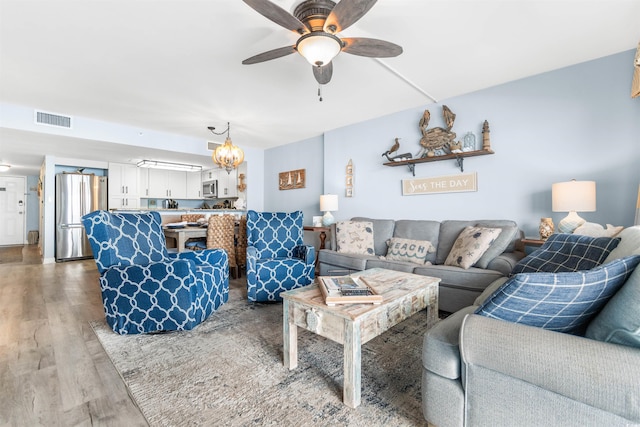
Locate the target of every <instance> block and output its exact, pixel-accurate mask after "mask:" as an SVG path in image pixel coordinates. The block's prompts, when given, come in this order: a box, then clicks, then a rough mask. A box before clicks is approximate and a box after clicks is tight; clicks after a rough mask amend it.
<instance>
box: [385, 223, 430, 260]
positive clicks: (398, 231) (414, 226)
mask: <svg viewBox="0 0 640 427" xmlns="http://www.w3.org/2000/svg"><path fill="white" fill-rule="evenodd" d="M439 234H440V222H439V221H429V220H417V219H399V220H398V221H396V226H395V228H394V229H393V237H400V238H402V239H412V240H426V241H429V242H431V244H432V245H433V246H435V247H436V248H437V247H438V235H439ZM426 261H429V262H432V263H435V262H436V252H435V251H433V252H430V253H428V254H427V258H426Z"/></svg>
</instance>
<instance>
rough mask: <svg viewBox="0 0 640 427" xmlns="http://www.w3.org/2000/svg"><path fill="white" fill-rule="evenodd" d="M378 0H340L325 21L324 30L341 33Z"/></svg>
mask: <svg viewBox="0 0 640 427" xmlns="http://www.w3.org/2000/svg"><path fill="white" fill-rule="evenodd" d="M377 1H378V0H340V2H338V4H336V5H335V7H334V8H333V10H332V11H331V13H330V14H329V16H328V17H327V20H326V21H325V23H324V31H326V32H328V33H333V34H335V33H339V32H340V31H342V30H344V29H345V28H347V27H350V26H351V25H352V24H353V23H354V22H356V21H357V20H358V19H360V18H362V17H363V16H364V14H365V13H367V12H368V11H369V9H371V8H372V7H373V5H374V4H376V2H377Z"/></svg>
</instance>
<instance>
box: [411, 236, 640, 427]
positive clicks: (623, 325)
mask: <svg viewBox="0 0 640 427" xmlns="http://www.w3.org/2000/svg"><path fill="white" fill-rule="evenodd" d="M607 239H608V238H603V239H593V238H589V237H584V236H576V235H552V236H551V237H550V240H549V241H547V243H545V245H543V246H542V247H541V248H540V249H538V250H536V251H534V252H532V253H531V254H529V255H528V256H527V257H526V258H525V259H523V260H521V262H520V263H519V264H518V265H517V266H516V269H515V270H514V274H513V275H512V277H510V278H502V279H499V280H497V281H496V282H495V283H493V284H491V285H490V286H489V287H488V288H487V289H486V290H485V291H484V292H483V293H482V294H481V295H480V297H478V298H477V300H476V301H475V302H474V304H472V305H470V306H468V307H465V308H463V309H461V310H459V311H457V312H456V313H453V314H452V315H451V316H449V317H447V318H446V319H444V320H442V321H440V322H439V323H438V324H437V325H436V326H435V327H433V328H431V329H430V330H429V331H427V332H426V333H425V339H424V346H423V350H422V364H423V375H422V405H423V412H424V416H425V418H426V420H427V421H428V422H429V423H430V424H431V425H434V426H438V427H449V426H523V427H526V426H536V427H537V426H562V427H566V426H580V427H583V426H631V425H633V426H637V425H640V311H639V310H638V307H640V268H639V267H637V265H638V263H640V255H639V254H640V226H636V227H629V228H627V229H625V230H623V231H622V232H621V233H620V234H619V236H617V237H616V238H615V239H610V240H611V241H612V242H613V246H615V247H614V248H613V249H612V247H611V243H609V242H607ZM617 239H619V241H616V240H617ZM609 251H610V252H609ZM585 263H586V264H585ZM589 263H590V264H589Z"/></svg>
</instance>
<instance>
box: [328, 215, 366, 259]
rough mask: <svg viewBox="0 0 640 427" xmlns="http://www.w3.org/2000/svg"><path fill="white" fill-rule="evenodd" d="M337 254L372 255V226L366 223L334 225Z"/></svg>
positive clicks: (339, 223)
mask: <svg viewBox="0 0 640 427" xmlns="http://www.w3.org/2000/svg"><path fill="white" fill-rule="evenodd" d="M336 243H337V247H338V253H343V254H361V255H373V254H374V250H373V224H372V223H371V222H367V221H341V222H338V223H336Z"/></svg>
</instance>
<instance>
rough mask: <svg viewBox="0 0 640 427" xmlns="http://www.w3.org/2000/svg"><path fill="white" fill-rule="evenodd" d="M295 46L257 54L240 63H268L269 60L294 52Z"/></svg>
mask: <svg viewBox="0 0 640 427" xmlns="http://www.w3.org/2000/svg"><path fill="white" fill-rule="evenodd" d="M295 51H296V49H295V46H285V47H279V48H277V49H273V50H268V51H266V52H262V53H259V54H257V55H255V56H252V57H251V58H247V59H245V60H244V61H242V63H243V64H244V65H250V64H257V63H258V62H264V61H269V60H271V59H276V58H280V57H283V56H287V55H290V54H292V53H293V52H295Z"/></svg>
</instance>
